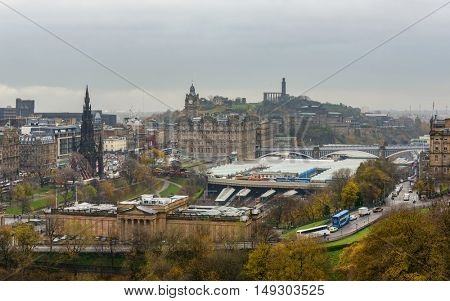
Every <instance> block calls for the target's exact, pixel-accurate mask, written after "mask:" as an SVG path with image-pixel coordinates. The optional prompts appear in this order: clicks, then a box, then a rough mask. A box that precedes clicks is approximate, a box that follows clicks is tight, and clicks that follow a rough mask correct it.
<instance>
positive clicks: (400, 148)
mask: <svg viewBox="0 0 450 301" xmlns="http://www.w3.org/2000/svg"><path fill="white" fill-rule="evenodd" d="M427 149H428V146H427V145H424V146H422V145H387V146H383V145H346V144H328V145H323V146H311V147H290V148H261V149H258V150H257V153H256V155H257V157H261V156H264V155H268V154H271V153H274V152H290V153H297V154H299V155H304V156H305V157H309V158H314V159H320V158H324V157H326V156H328V155H330V154H332V153H335V152H338V151H361V152H366V153H369V154H372V155H375V156H377V157H381V158H389V157H392V156H395V155H397V154H400V153H406V152H415V153H420V152H422V151H424V150H427Z"/></svg>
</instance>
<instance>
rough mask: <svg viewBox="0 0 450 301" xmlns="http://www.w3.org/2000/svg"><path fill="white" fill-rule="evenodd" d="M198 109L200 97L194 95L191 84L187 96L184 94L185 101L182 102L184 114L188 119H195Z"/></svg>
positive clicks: (193, 88)
mask: <svg viewBox="0 0 450 301" xmlns="http://www.w3.org/2000/svg"><path fill="white" fill-rule="evenodd" d="M199 107H200V97H199V95H198V94H195V87H194V84H192V85H191V88H190V90H189V94H186V99H185V100H184V113H185V115H186V116H188V117H190V118H192V117H197V116H198V109H199Z"/></svg>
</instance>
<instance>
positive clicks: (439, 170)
mask: <svg viewBox="0 0 450 301" xmlns="http://www.w3.org/2000/svg"><path fill="white" fill-rule="evenodd" d="M429 175H430V176H431V177H432V178H433V179H434V180H435V181H436V182H437V183H447V184H450V118H446V119H438V118H437V117H436V116H435V117H434V118H432V119H431V121H430V156H429Z"/></svg>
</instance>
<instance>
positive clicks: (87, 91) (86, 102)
mask: <svg viewBox="0 0 450 301" xmlns="http://www.w3.org/2000/svg"><path fill="white" fill-rule="evenodd" d="M90 102H91V99H90V98H89V86H88V85H86V96H84V103H85V104H86V107H88V106H89V103H90Z"/></svg>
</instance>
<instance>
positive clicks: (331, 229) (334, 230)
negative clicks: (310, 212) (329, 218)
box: [328, 226, 339, 233]
mask: <svg viewBox="0 0 450 301" xmlns="http://www.w3.org/2000/svg"><path fill="white" fill-rule="evenodd" d="M328 230H330V232H331V233H334V232H336V231H337V230H339V229H338V228H336V227H333V226H331V227H329V228H328Z"/></svg>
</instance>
